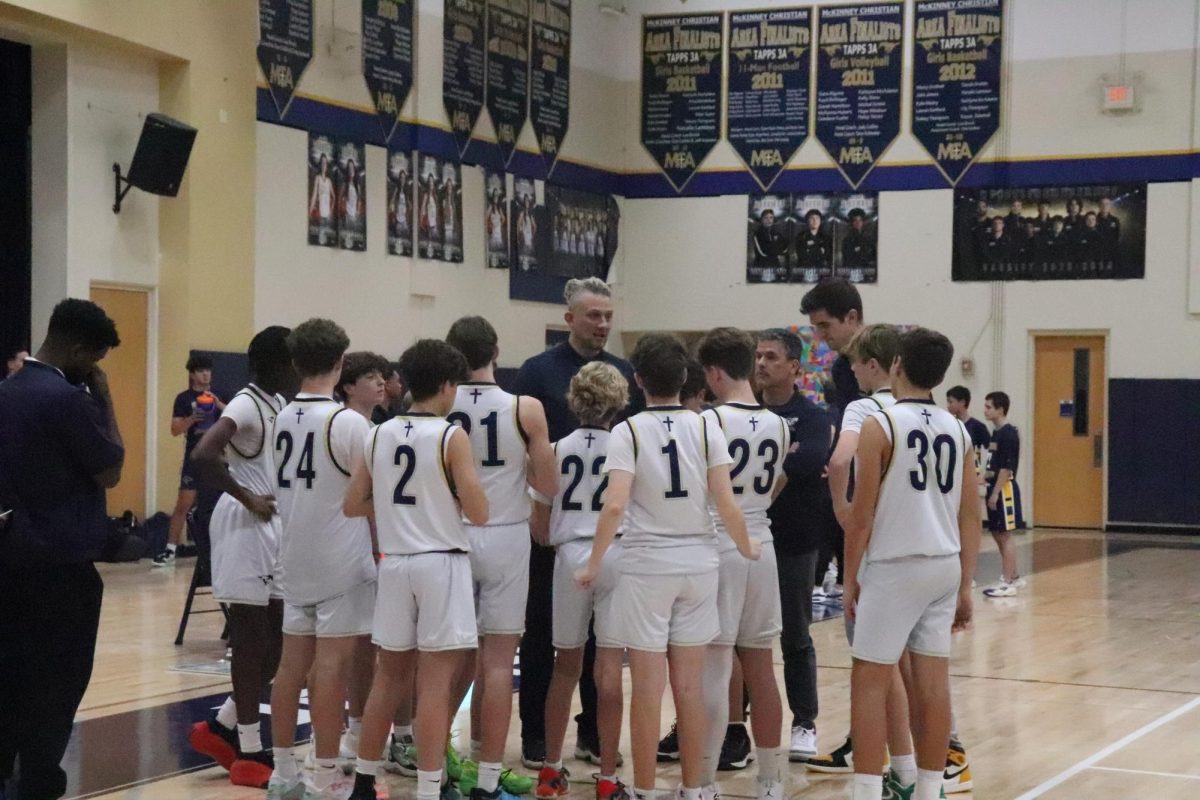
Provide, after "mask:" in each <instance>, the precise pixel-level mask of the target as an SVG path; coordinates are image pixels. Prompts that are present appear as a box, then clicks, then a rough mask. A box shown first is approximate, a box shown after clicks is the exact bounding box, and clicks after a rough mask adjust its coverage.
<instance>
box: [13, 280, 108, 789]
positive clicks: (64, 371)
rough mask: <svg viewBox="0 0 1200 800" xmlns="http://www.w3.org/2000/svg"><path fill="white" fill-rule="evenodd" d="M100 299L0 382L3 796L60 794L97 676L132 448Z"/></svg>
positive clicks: (58, 327)
mask: <svg viewBox="0 0 1200 800" xmlns="http://www.w3.org/2000/svg"><path fill="white" fill-rule="evenodd" d="M120 343H121V342H120V339H119V338H118V336H117V327H116V325H115V324H114V323H113V321H112V320H111V319H109V317H108V316H107V315H106V314H105V313H104V311H103V309H101V308H100V307H99V306H98V305H96V304H95V303H91V302H88V301H87V300H74V299H69V300H64V301H62V302H61V303H59V304H58V305H57V306H55V308H54V312H53V314H51V316H50V326H49V330H48V332H47V334H46V340H45V343H44V344H43V345H42V347H41V349H39V350H38V353H37V357H36V358H29V359H27V360H26V361H25V365H24V368H23V369H22V370H21V371H20V372H19V373H17V374H16V375H14V376H13V378H12V379H11V380H6V381H4V382H3V383H0V441H2V442H4V446H3V447H0V587H2V589H0V676H3V677H2V678H0V731H2V733H0V796H3V795H4V786H5V784H6V783H7V782H8V780H9V779H10V778H11V777H12V776H13V771H14V765H15V763H16V762H17V761H18V760H19V762H20V776H19V778H18V782H19V786H18V787H17V789H16V794H15V795H10V796H15V797H20V798H35V799H36V800H47V799H49V798H58V797H62V796H63V794H64V793H65V792H66V789H67V776H66V773H65V772H64V771H63V770H62V768H61V767H60V766H59V762H61V760H62V757H63V754H64V753H65V752H66V750H67V743H68V742H69V741H70V738H71V725H72V722H73V720H74V717H75V711H76V709H78V707H79V703H80V701H81V700H82V699H83V694H84V691H85V690H86V689H87V685H88V682H89V681H90V680H91V675H92V660H93V658H94V656H95V652H96V631H97V629H98V628H99V625H100V603H101V599H102V597H103V594H104V584H103V582H102V581H101V579H100V574H99V573H98V572H97V571H96V567H95V566H94V564H93V562H94V561H95V560H96V559H97V558H98V557H99V556H100V552H101V550H102V548H103V547H104V544H105V542H106V540H107V538H108V530H109V529H108V518H107V516H106V509H105V502H104V490H105V489H111V488H112V487H114V486H116V485H117V482H118V481H120V479H121V467H122V465H123V464H124V461H125V449H124V446H123V444H122V441H121V434H120V432H119V431H118V429H117V419H116V416H115V414H114V412H113V405H112V396H111V395H110V393H109V390H108V380H107V378H106V377H105V375H104V371H103V370H101V369H100V367H99V366H98V363H99V362H100V361H101V360H102V359H103V358H104V357H105V356H106V355H107V354H108V351H109V349H110V348H113V347H116V346H118V345H119V344H120Z"/></svg>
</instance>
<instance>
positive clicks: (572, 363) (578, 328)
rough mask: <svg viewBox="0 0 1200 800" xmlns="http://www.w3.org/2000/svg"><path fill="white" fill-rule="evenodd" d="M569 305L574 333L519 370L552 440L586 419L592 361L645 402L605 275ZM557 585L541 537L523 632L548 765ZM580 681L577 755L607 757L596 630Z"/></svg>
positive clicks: (538, 750) (575, 283)
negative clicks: (614, 349) (574, 398)
mask: <svg viewBox="0 0 1200 800" xmlns="http://www.w3.org/2000/svg"><path fill="white" fill-rule="evenodd" d="M563 299H564V301H565V302H566V304H567V311H566V313H565V314H564V315H563V320H564V321H565V322H566V324H567V327H568V329H569V330H570V335H569V336H568V337H567V341H565V342H562V343H561V344H558V345H555V346H554V347H552V348H550V349H548V350H547V351H546V352H544V353H539V354H538V355H536V356H533V357H532V358H530V359H529V360H527V361H526V362H525V363H524V364H523V365H522V366H521V370H520V372H519V373H518V374H517V380H516V385H515V387H514V388H513V391H514V392H515V393H517V394H522V395H529V396H531V397H534V398H536V399H538V400H540V401H541V403H542V406H543V408H544V409H545V411H546V422H547V425H548V429H549V434H550V441H558V440H560V439H563V438H565V437H566V436H567V435H568V434H570V433H571V432H572V431H574V430H575V429H576V428H578V427H579V420H578V419H577V418H576V416H575V414H574V413H572V411H571V409H570V407H569V406H568V404H567V389H568V387H569V386H570V384H571V379H572V378H573V377H574V376H575V374H576V373H577V372H579V370H580V369H581V368H582V367H583V366H584V365H585V364H588V363H590V362H594V361H601V362H605V363H608V364H611V365H612V366H614V367H616V368H617V370H618V371H619V372H620V373H621V374H622V375H623V376H624V377H625V380H626V381H628V383H629V387H630V389H629V401H630V402H629V409H628V412H629V413H637V412H638V411H640V410H641V409H642V407H643V406H644V405H645V401H644V400H643V398H642V395H641V392H640V391H638V390H637V389H636V388H635V386H636V385H635V384H634V380H633V366H632V365H631V364H630V363H629V362H628V361H626V360H625V359H623V358H618V357H617V356H614V355H612V354H611V353H609V352H607V351H605V349H604V348H605V345H606V344H607V343H608V335H609V333H610V332H611V331H612V320H613V303H612V291H611V289H609V287H608V284H606V283H605V282H604V281H602V280H600V279H599V278H585V279H578V278H574V279H572V280H569V281H567V285H566V288H565V290H564V291H563ZM553 585H554V548H552V547H544V546H542V545H540V544H537V543H534V545H533V549H532V551H531V553H530V556H529V601H528V604H527V605H526V612H525V635H524V637H523V638H522V640H521V650H520V657H521V694H520V715H521V761H522V762H523V763H524V764H525V766H526V767H529V768H530V769H537V768H540V767H541V766H542V762H543V761H544V760H545V748H546V744H545V743H546V723H545V720H546V693H547V692H548V691H549V689H550V679H551V676H552V675H553V672H554V644H553V641H552V639H553V637H552V613H551V605H552V602H553V598H552V587H553ZM584 652H585V656H584V661H583V673H582V675H581V677H580V682H579V693H580V699H581V701H582V703H583V713H582V714H580V715H579V716H578V717H577V718H576V722H578V724H579V728H578V732H577V736H576V742H575V756H576V758H581V759H584V760H587V761H591V762H592V763H594V764H599V763H600V745H599V740H598V734H597V730H596V684H595V681H594V679H593V677H592V667H593V664H594V662H595V652H596V645H595V637H593V636H590V635H589V637H588V642H587V646H586V649H585V651H584Z"/></svg>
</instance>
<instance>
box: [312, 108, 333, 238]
mask: <svg viewBox="0 0 1200 800" xmlns="http://www.w3.org/2000/svg"><path fill="white" fill-rule="evenodd" d="M334 151H335V147H334V142H333V138H332V137H329V136H325V135H323V134H318V133H311V132H310V133H309V134H308V194H309V197H308V243H309V244H311V245H316V246H318V247H337V220H336V218H335V217H334V206H335V203H336V200H337V198H336V191H335V187H334V183H333V175H334V170H335V164H336V155H335V152H334Z"/></svg>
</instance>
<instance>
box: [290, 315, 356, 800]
mask: <svg viewBox="0 0 1200 800" xmlns="http://www.w3.org/2000/svg"><path fill="white" fill-rule="evenodd" d="M349 344H350V340H349V338H348V337H347V336H346V332H345V331H343V330H342V329H341V328H340V327H339V326H338V325H337V324H336V323H333V322H330V321H329V320H323V319H310V320H308V321H307V322H303V323H301V324H300V325H298V326H297V327H296V329H295V330H293V331H292V333H291V335H290V336H289V337H288V346H289V348H290V349H291V353H292V363H293V364H294V365H295V367H296V372H297V373H298V374H299V376H300V393H299V394H297V395H296V398H295V399H294V400H293V401H292V402H291V403H290V404H288V405H287V407H285V408H284V409H283V411H281V412H280V414H279V416H278V417H276V419H275V431H274V437H273V444H274V451H275V453H274V458H275V477H276V496H277V497H278V501H277V504H278V507H279V514H280V517H281V518H282V522H283V528H282V531H281V534H280V562H281V567H282V570H283V601H284V605H283V657H282V659H281V660H280V664H279V671H278V673H277V674H276V675H275V683H274V685H273V687H272V689H271V738H272V739H273V745H274V751H275V773H274V774H273V775H272V776H271V781H270V785H269V786H268V787H267V793H268V794H267V796H268V797H269V798H275V797H288V796H292V795H293V794H294V793H295V790H296V787H297V786H298V784H299V775H298V770H297V765H296V761H295V751H294V743H295V735H296V715H297V709H298V705H299V699H300V691H301V690H302V689H303V688H304V686H305V684H306V683H308V684H309V686H310V689H311V695H312V696H311V697H310V698H309V701H310V702H309V708H310V713H311V714H312V721H313V738H314V749H315V751H316V758H315V763H314V768H313V770H312V772H311V773H310V774H309V775H308V777H307V780H306V791H305V795H304V797H305V798H306V800H332V798H334V797H338V796H342V795H343V794H344V792H342V787H340V786H337V785H335V782H337V779H338V778H339V777H341V771H340V770H339V769H338V768H337V758H338V745H339V738H340V734H341V732H342V711H343V708H344V704H345V697H346V683H347V675H348V671H349V667H350V661H351V659H352V657H353V654H354V650H355V648H356V647H357V646H358V642H359V639H360V638H361V637H363V636H366V635H367V634H369V633H370V632H371V617H372V614H373V612H374V608H375V560H374V558H373V555H372V552H371V533H370V529H369V527H368V525H367V521H366V520H365V519H349V518H348V517H346V515H345V514H343V513H342V500H343V498H344V496H345V494H346V487H347V485H348V484H349V483H350V473H351V470H352V469H354V467H355V466H356V465H357V464H358V462H359V461H361V460H362V457H363V442H364V441H365V439H366V435H367V430H368V427H369V426H368V423H367V421H366V420H365V419H363V417H361V416H359V415H358V414H356V413H354V412H353V411H350V410H349V409H347V408H345V407H343V406H342V404H341V403H338V402H337V401H336V400H334V399H333V390H334V387H335V386H336V385H337V382H338V377H339V376H340V375H341V371H342V358H343V356H344V354H345V352H346V348H347V347H348V346H349Z"/></svg>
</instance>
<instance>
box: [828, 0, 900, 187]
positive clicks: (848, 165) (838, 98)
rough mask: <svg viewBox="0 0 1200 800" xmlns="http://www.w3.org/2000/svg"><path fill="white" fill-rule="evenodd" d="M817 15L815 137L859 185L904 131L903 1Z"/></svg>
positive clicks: (836, 8)
mask: <svg viewBox="0 0 1200 800" xmlns="http://www.w3.org/2000/svg"><path fill="white" fill-rule="evenodd" d="M817 14H818V17H817V19H818V23H819V24H818V27H817V125H816V135H817V140H818V141H820V142H821V144H822V145H823V146H824V147H825V150H826V151H827V152H828V153H829V155H830V156H832V157H833V160H834V162H836V163H837V167H838V169H839V170H840V171H841V173H842V176H843V177H844V178H845V179H846V180H847V181H848V182H849V183H850V185H851V186H852V187H854V188H856V189H857V188H858V186H859V185H860V184H861V183H862V182H863V179H864V178H866V177H867V173H869V172H870V171H871V170H872V169H873V168H874V167H875V165H876V164H877V163H879V159H880V158H881V157H882V156H883V153H884V151H885V150H887V149H888V147H890V146H891V144H892V142H894V141H895V140H896V137H897V136H898V135H899V133H900V80H901V73H902V69H903V62H904V5H903V4H902V3H892V2H889V3H870V4H858V5H852V6H826V7H822V8H820V9H818V11H817Z"/></svg>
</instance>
